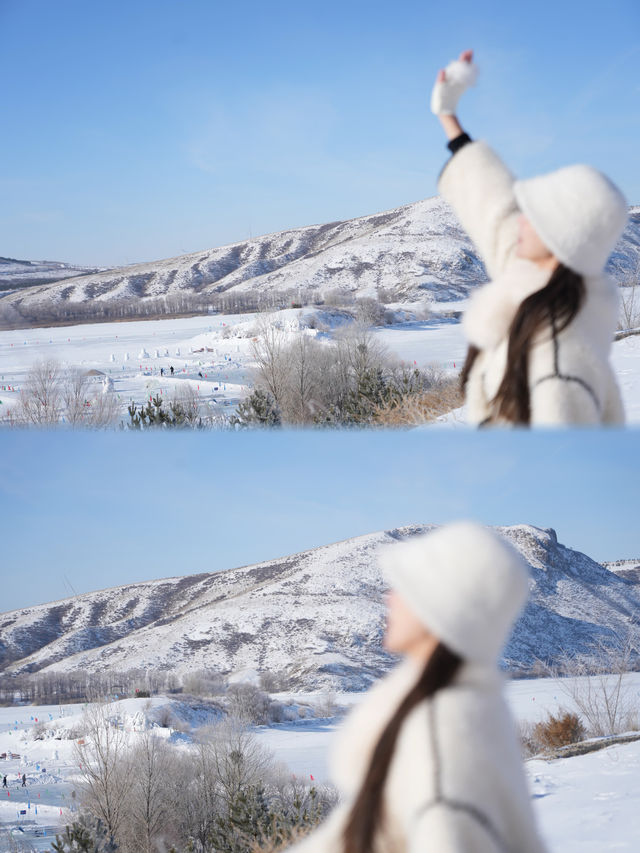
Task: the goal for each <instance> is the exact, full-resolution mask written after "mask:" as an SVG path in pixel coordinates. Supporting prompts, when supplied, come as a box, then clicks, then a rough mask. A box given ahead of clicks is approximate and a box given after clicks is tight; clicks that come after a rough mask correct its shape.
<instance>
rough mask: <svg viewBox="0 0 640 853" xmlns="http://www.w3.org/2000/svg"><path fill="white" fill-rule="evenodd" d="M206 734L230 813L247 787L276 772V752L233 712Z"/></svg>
mask: <svg viewBox="0 0 640 853" xmlns="http://www.w3.org/2000/svg"><path fill="white" fill-rule="evenodd" d="M203 734H204V736H205V737H206V746H207V749H208V753H209V757H210V761H211V766H212V767H213V769H214V771H215V776H216V778H217V783H218V786H217V790H218V796H219V797H220V802H221V806H222V811H223V812H227V813H228V812H229V810H230V808H231V806H232V804H233V803H234V802H235V801H236V799H237V797H238V795H239V794H240V793H241V792H242V791H243V790H244V789H245V788H248V787H249V786H251V785H256V784H259V783H264V782H265V781H266V780H267V778H268V777H269V776H270V775H271V774H272V773H273V772H274V769H275V768H274V762H273V756H272V755H271V753H269V752H268V751H267V750H266V749H264V748H263V747H262V746H261V745H260V744H259V743H258V741H257V740H256V738H255V737H254V735H253V734H251V732H250V731H249V729H248V728H247V726H246V723H245V722H244V721H243V720H239V719H237V718H235V717H233V716H229V717H227V718H226V719H225V720H223V721H222V722H221V723H218V725H216V726H213V727H209V728H207V730H206V732H204V733H203Z"/></svg>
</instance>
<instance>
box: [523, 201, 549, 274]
mask: <svg viewBox="0 0 640 853" xmlns="http://www.w3.org/2000/svg"><path fill="white" fill-rule="evenodd" d="M518 226H519V233H518V248H517V249H516V254H517V256H518V257H519V258H525V259H526V260H528V261H534V262H537V263H540V262H541V261H542V262H544V261H546V262H549V261H552V260H555V258H554V255H553V254H552V252H550V251H549V249H547V247H546V246H545V244H544V243H543V242H542V240H541V239H540V237H538V232H537V231H536V230H535V229H534V227H533V225H532V224H531V223H530V222H529V220H528V219H527V217H526V216H525V215H524V214H522V213H521V214H520V216H519V217H518Z"/></svg>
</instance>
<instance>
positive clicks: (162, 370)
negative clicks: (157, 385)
mask: <svg viewBox="0 0 640 853" xmlns="http://www.w3.org/2000/svg"><path fill="white" fill-rule="evenodd" d="M160 376H164V367H161V368H160Z"/></svg>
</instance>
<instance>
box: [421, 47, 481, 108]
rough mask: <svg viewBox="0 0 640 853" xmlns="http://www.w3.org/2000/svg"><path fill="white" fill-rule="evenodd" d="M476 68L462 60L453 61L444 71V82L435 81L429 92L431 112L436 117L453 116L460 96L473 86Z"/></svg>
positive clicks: (476, 72)
mask: <svg viewBox="0 0 640 853" xmlns="http://www.w3.org/2000/svg"><path fill="white" fill-rule="evenodd" d="M477 79H478V66H477V65H475V64H474V63H473V62H465V61H464V60H463V59H454V60H453V62H450V63H449V64H448V65H447V67H446V68H445V70H444V80H442V81H439V80H437V81H436V83H435V85H434V87H433V91H432V92H431V112H432V113H435V114H436V115H437V116H438V115H439V116H451V115H455V112H456V107H457V105H458V101H459V100H460V95H461V94H462V93H463V92H464V91H465V89H468V88H469V86H475V84H476V80H477Z"/></svg>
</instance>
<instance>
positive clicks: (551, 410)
mask: <svg viewBox="0 0 640 853" xmlns="http://www.w3.org/2000/svg"><path fill="white" fill-rule="evenodd" d="M530 404H531V426H549V427H553V426H581V425H582V426H595V425H598V424H600V423H601V421H602V416H601V411H600V406H599V404H598V402H597V400H596V398H595V397H594V394H593V391H592V390H590V388H589V386H588V385H586V384H582V383H581V382H579V381H577V380H575V379H566V378H562V377H557V376H552V377H549V378H548V379H544V380H543V381H541V382H539V383H538V384H536V385H534V387H533V389H532V390H531V394H530Z"/></svg>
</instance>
